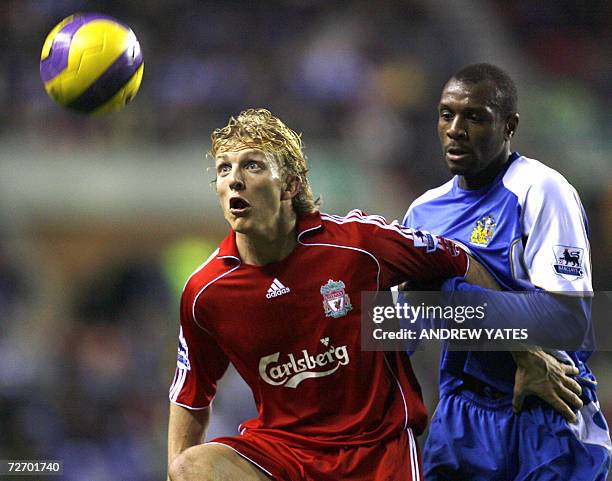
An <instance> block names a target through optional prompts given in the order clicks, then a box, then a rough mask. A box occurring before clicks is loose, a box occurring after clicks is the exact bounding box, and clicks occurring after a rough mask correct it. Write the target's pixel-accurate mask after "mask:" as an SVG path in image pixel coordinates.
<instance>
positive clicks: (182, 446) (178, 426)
mask: <svg viewBox="0 0 612 481" xmlns="http://www.w3.org/2000/svg"><path fill="white" fill-rule="evenodd" d="M210 416H211V409H210V407H207V408H206V409H199V410H197V411H195V410H190V409H186V408H184V407H181V406H178V405H177V404H174V403H170V420H169V422H168V468H170V466H171V465H172V462H173V461H174V460H175V459H176V457H177V456H178V455H179V454H181V453H182V452H183V451H185V450H186V449H187V448H190V447H191V446H195V445H196V444H199V443H201V442H202V439H203V438H204V435H205V434H206V430H207V429H208V423H209V422H210ZM168 481H170V476H168Z"/></svg>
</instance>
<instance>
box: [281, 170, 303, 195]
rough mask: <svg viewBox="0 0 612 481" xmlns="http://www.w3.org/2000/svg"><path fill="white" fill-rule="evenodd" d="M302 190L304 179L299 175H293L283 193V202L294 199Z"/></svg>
mask: <svg viewBox="0 0 612 481" xmlns="http://www.w3.org/2000/svg"><path fill="white" fill-rule="evenodd" d="M301 190H302V179H301V178H300V176H299V175H291V176H289V178H288V179H287V182H286V184H285V188H284V189H283V191H282V193H281V200H289V199H293V198H294V197H295V196H296V195H298V194H299V193H300V191H301Z"/></svg>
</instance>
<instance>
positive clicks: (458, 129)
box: [446, 115, 467, 140]
mask: <svg viewBox="0 0 612 481" xmlns="http://www.w3.org/2000/svg"><path fill="white" fill-rule="evenodd" d="M446 135H447V136H448V137H450V138H451V139H453V140H455V139H459V138H466V137H467V130H466V128H465V123H464V122H463V120H462V119H461V118H460V117H459V116H458V115H456V116H455V118H453V121H452V122H451V123H450V125H449V126H448V128H447V130H446Z"/></svg>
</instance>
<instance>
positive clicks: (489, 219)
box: [470, 214, 497, 247]
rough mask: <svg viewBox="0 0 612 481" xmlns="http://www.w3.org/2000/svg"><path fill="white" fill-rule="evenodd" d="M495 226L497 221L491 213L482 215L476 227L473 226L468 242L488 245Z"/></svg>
mask: <svg viewBox="0 0 612 481" xmlns="http://www.w3.org/2000/svg"><path fill="white" fill-rule="evenodd" d="M496 226H497V222H496V221H495V219H494V218H493V216H492V215H490V214H489V215H487V216H485V217H483V218H482V219H481V220H479V221H478V222H477V223H476V227H474V230H473V231H472V235H471V236H470V243H472V244H474V245H477V246H483V247H486V246H488V245H489V242H491V239H492V238H493V233H494V232H495V227H496Z"/></svg>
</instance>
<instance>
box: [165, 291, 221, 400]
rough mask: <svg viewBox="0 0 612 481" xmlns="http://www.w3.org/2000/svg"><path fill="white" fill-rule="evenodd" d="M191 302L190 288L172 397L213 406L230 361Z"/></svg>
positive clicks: (184, 299)
mask: <svg viewBox="0 0 612 481" xmlns="http://www.w3.org/2000/svg"><path fill="white" fill-rule="evenodd" d="M191 305H192V296H190V295H189V293H188V290H187V289H186V290H185V291H184V292H183V295H182V298H181V316H180V319H181V322H180V329H179V339H178V357H177V362H176V371H175V374H174V379H173V381H172V385H171V386H170V392H169V398H170V401H171V402H173V403H175V404H178V405H180V406H183V407H186V408H188V409H194V410H196V409H204V408H206V407H208V406H209V405H210V403H211V401H212V399H213V398H214V396H215V393H216V391H217V381H218V380H219V379H220V378H221V376H223V373H224V372H225V370H226V369H227V367H228V365H229V360H228V359H227V356H226V355H225V353H224V352H223V351H222V350H221V348H220V347H219V346H218V344H217V343H216V342H215V341H214V339H213V338H212V337H211V336H210V334H209V333H208V332H206V331H205V330H204V329H202V327H200V326H199V325H198V324H197V323H196V321H195V319H194V317H193V313H192V309H191Z"/></svg>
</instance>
